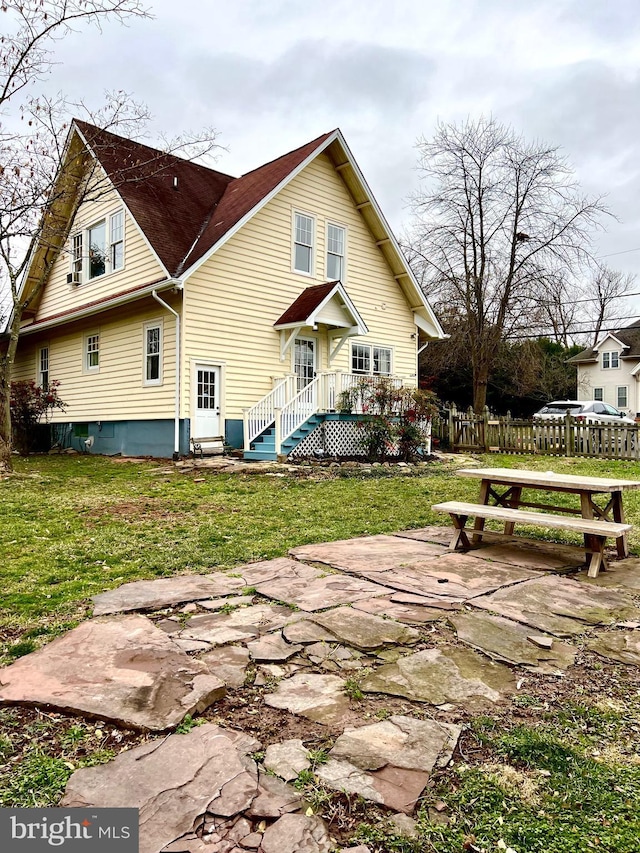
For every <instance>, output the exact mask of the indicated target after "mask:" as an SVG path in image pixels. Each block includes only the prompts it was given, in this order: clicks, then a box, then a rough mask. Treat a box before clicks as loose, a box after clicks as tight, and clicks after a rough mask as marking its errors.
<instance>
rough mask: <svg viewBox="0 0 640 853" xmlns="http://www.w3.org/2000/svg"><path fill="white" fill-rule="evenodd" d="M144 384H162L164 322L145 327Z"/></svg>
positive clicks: (148, 324)
mask: <svg viewBox="0 0 640 853" xmlns="http://www.w3.org/2000/svg"><path fill="white" fill-rule="evenodd" d="M144 384H145V385H162V323H157V322H156V323H147V324H146V325H145V327H144Z"/></svg>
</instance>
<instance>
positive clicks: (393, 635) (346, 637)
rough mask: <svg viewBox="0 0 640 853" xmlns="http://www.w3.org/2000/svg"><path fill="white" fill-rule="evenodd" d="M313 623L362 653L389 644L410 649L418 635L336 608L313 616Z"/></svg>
mask: <svg viewBox="0 0 640 853" xmlns="http://www.w3.org/2000/svg"><path fill="white" fill-rule="evenodd" d="M313 621H314V622H315V623H316V624H318V625H321V626H322V627H323V628H326V629H327V630H328V631H330V632H331V633H332V634H333V635H334V637H335V638H336V639H338V640H341V641H342V642H344V643H346V644H347V645H348V646H353V647H354V648H356V649H362V650H364V651H368V650H373V649H380V648H382V647H383V646H387V645H389V644H391V643H393V644H397V645H407V644H409V645H410V644H412V643H416V642H417V641H418V640H419V639H420V632H419V631H416V630H415V628H410V627H408V626H407V625H402V624H401V623H400V622H396V621H394V620H393V619H383V618H382V617H381V616H373V615H372V614H370V613H363V612H361V611H358V610H354V609H353V608H352V607H336V608H335V609H334V610H328V611H327V612H326V613H317V614H315V615H314V616H313Z"/></svg>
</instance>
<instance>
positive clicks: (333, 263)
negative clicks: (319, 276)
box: [327, 224, 346, 281]
mask: <svg viewBox="0 0 640 853" xmlns="http://www.w3.org/2000/svg"><path fill="white" fill-rule="evenodd" d="M345 238H346V230H345V229H344V228H343V227H342V226H340V225H331V224H329V225H327V279H328V280H329V281H343V279H344V252H345V243H346V239H345Z"/></svg>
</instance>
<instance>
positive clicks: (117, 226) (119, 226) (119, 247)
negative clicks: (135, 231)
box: [109, 210, 124, 271]
mask: <svg viewBox="0 0 640 853" xmlns="http://www.w3.org/2000/svg"><path fill="white" fill-rule="evenodd" d="M109 261H110V262H111V269H112V270H114V271H115V270H121V269H122V267H123V266H124V214H123V212H122V211H121V210H118V211H117V212H116V213H112V214H111V216H110V217H109Z"/></svg>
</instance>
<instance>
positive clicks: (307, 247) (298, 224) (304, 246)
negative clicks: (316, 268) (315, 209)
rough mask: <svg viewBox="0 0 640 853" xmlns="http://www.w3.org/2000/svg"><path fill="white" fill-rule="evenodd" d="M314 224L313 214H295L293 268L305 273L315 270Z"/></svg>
mask: <svg viewBox="0 0 640 853" xmlns="http://www.w3.org/2000/svg"><path fill="white" fill-rule="evenodd" d="M313 225H314V222H313V217H312V216H307V215H306V214H304V213H296V214H295V215H294V229H293V230H294V235H293V269H294V271H295V272H301V273H304V274H305V275H311V273H312V271H313Z"/></svg>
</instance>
